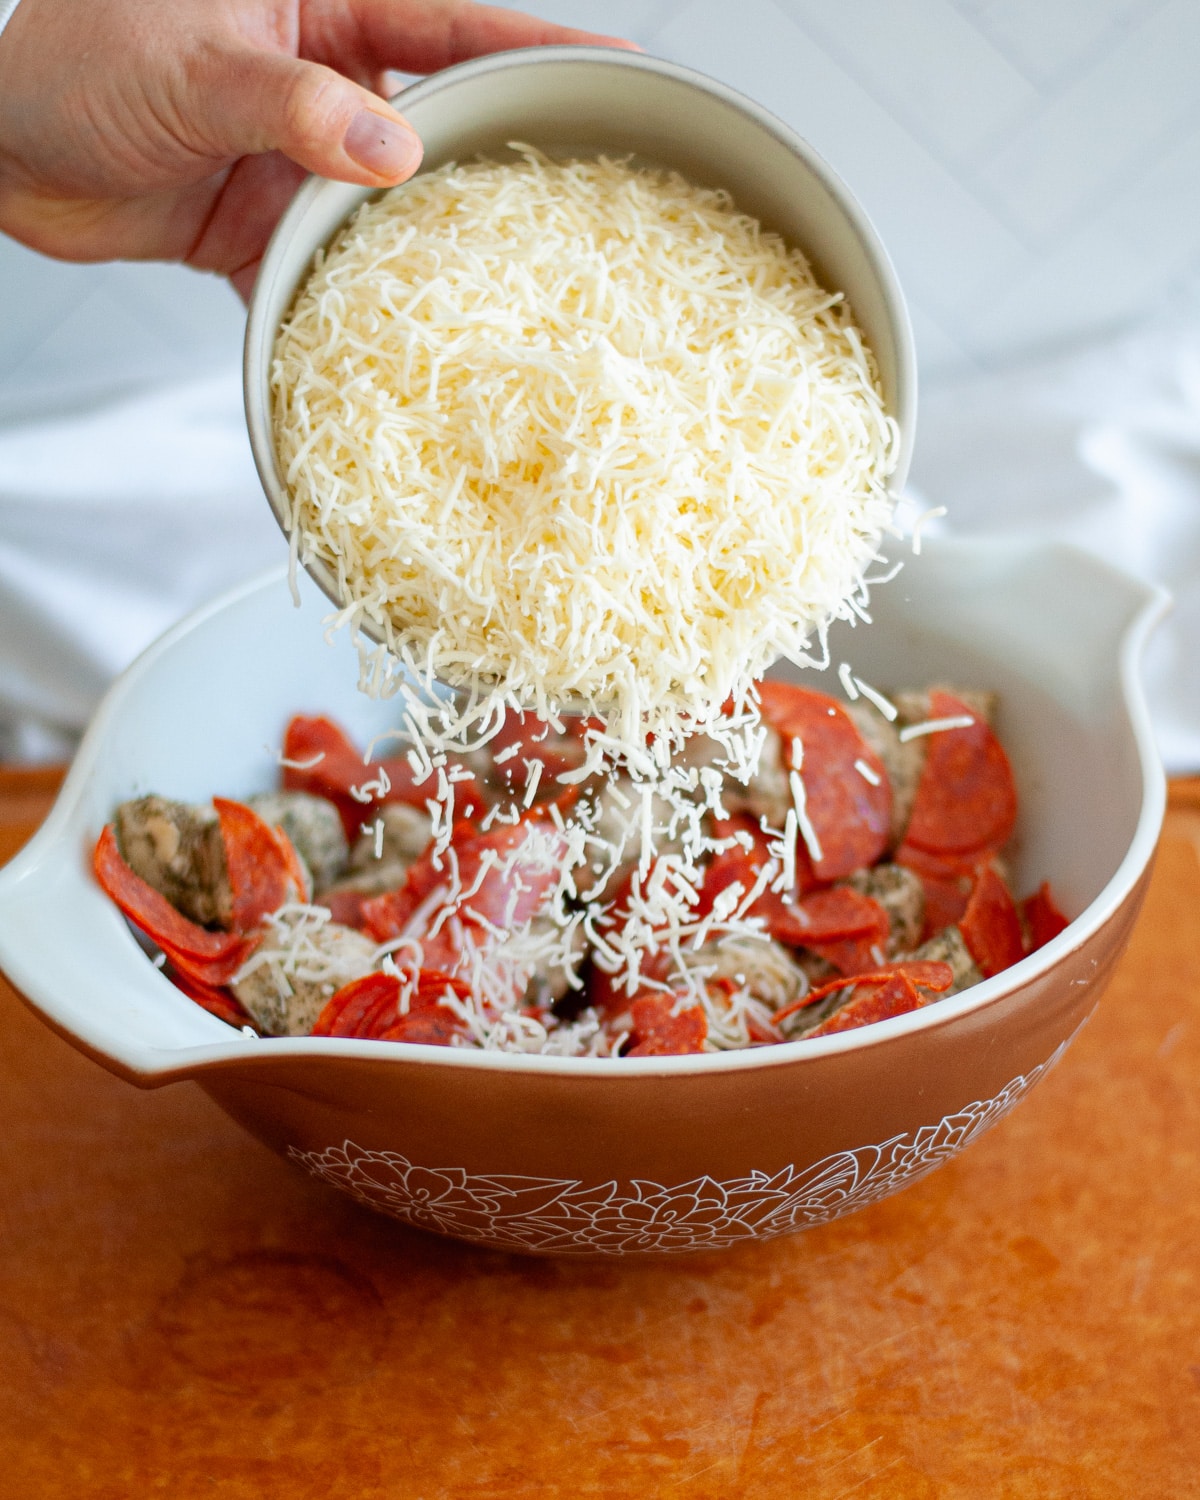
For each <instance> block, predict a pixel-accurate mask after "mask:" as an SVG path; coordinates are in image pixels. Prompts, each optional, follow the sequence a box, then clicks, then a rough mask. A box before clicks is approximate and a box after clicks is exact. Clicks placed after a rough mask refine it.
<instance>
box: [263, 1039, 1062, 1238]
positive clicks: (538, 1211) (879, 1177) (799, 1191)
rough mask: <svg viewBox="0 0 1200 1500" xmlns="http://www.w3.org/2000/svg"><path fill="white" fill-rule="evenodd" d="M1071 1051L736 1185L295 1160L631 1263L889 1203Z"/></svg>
mask: <svg viewBox="0 0 1200 1500" xmlns="http://www.w3.org/2000/svg"><path fill="white" fill-rule="evenodd" d="M1068 1045H1069V1041H1067V1042H1063V1043H1062V1044H1061V1046H1059V1047H1058V1048H1056V1049H1055V1051H1054V1053H1053V1055H1052V1056H1051V1057H1049V1058H1047V1060H1046V1061H1045V1062H1044V1063H1041V1064H1040V1065H1039V1066H1038V1067H1036V1068H1033V1069H1031V1070H1030V1071H1029V1072H1028V1073H1024V1074H1022V1075H1021V1076H1020V1077H1018V1078H1014V1079H1013V1080H1012V1081H1011V1082H1010V1083H1008V1084H1006V1085H1005V1086H1004V1088H1002V1089H1001V1090H1000V1092H999V1093H998V1094H996V1095H995V1096H994V1097H993V1098H991V1099H981V1100H975V1101H974V1102H973V1103H971V1104H968V1105H966V1106H965V1107H964V1108H963V1109H960V1110H957V1111H956V1112H955V1113H954V1114H952V1115H946V1116H944V1117H943V1118H942V1119H941V1120H939V1121H938V1123H937V1124H936V1125H926V1126H922V1127H921V1128H920V1129H919V1130H915V1131H910V1132H908V1133H907V1134H904V1135H897V1136H893V1137H892V1139H891V1140H889V1141H884V1142H883V1143H882V1145H878V1146H860V1147H858V1148H857V1149H856V1150H853V1151H837V1152H835V1153H834V1154H833V1155H832V1156H827V1157H825V1158H824V1159H823V1160H822V1161H819V1162H816V1163H815V1164H814V1165H812V1166H809V1167H805V1168H804V1169H803V1170H797V1168H795V1167H794V1166H788V1167H784V1168H783V1169H782V1170H781V1171H778V1172H775V1173H774V1174H771V1173H768V1172H751V1173H750V1174H749V1175H748V1176H746V1177H738V1178H733V1179H731V1180H729V1181H728V1182H714V1181H713V1179H712V1178H711V1177H698V1178H696V1179H694V1180H693V1181H692V1182H681V1183H677V1184H675V1185H673V1186H671V1187H665V1186H663V1185H662V1184H660V1183H657V1182H632V1183H629V1184H625V1185H622V1184H620V1183H617V1182H606V1183H603V1184H601V1185H600V1186H598V1187H589V1186H585V1185H584V1184H583V1183H581V1182H579V1181H570V1180H566V1179H555V1178H552V1177H516V1176H513V1177H507V1176H497V1177H485V1176H477V1175H473V1174H472V1173H469V1172H465V1171H463V1170H462V1168H461V1167H437V1168H434V1167H422V1166H417V1165H415V1164H414V1163H413V1162H410V1161H409V1160H408V1159H407V1158H406V1157H404V1156H401V1155H400V1154H399V1153H398V1152H395V1151H368V1150H366V1149H364V1148H363V1147H361V1146H357V1145H355V1144H354V1142H353V1141H345V1142H343V1144H342V1145H340V1146H330V1147H329V1148H328V1149H327V1150H325V1151H301V1150H299V1149H298V1148H296V1147H295V1146H293V1147H291V1148H289V1150H288V1155H289V1156H290V1157H291V1159H292V1160H293V1161H296V1162H299V1163H300V1165H301V1166H303V1167H305V1168H307V1169H308V1171H309V1172H311V1173H312V1174H313V1176H314V1177H319V1178H320V1179H321V1180H322V1181H324V1182H327V1183H329V1184H331V1186H333V1187H336V1188H339V1189H341V1191H343V1192H346V1193H349V1194H350V1195H351V1197H353V1198H357V1199H358V1201H359V1202H360V1203H364V1204H366V1205H367V1207H368V1208H374V1209H378V1210H379V1211H380V1212H381V1213H385V1214H390V1215H392V1216H393V1217H394V1218H397V1219H402V1220H403V1221H404V1222H405V1223H406V1224H410V1225H412V1226H413V1228H415V1229H429V1230H432V1231H433V1232H434V1233H436V1234H446V1235H451V1236H453V1237H454V1238H456V1239H462V1240H469V1241H474V1242H476V1243H479V1244H486V1245H489V1246H491V1247H492V1248H493V1249H501V1250H514V1251H518V1252H521V1253H524V1254H529V1253H531V1252H532V1253H535V1254H543V1255H572V1254H574V1255H580V1254H582V1255H630V1254H636V1253H638V1252H639V1251H653V1252H656V1253H659V1254H661V1253H663V1252H672V1251H674V1252H679V1251H689V1250H721V1249H724V1248H726V1247H727V1246H729V1245H736V1244H738V1243H740V1242H742V1241H744V1240H765V1239H771V1238H773V1237H774V1236H775V1235H779V1234H790V1233H792V1232H793V1231H795V1230H797V1229H808V1228H812V1227H813V1226H814V1225H817V1224H827V1223H829V1221H830V1220H832V1219H838V1218H841V1216H842V1215H843V1214H848V1213H852V1212H853V1211H854V1210H855V1209H859V1208H863V1207H865V1206H866V1204H868V1203H874V1202H876V1201H877V1200H878V1199H880V1198H885V1197H887V1195H888V1194H889V1193H893V1192H895V1191H896V1190H897V1189H898V1188H900V1187H903V1186H906V1185H907V1184H908V1183H910V1182H912V1181H914V1180H915V1179H916V1178H918V1177H922V1176H924V1175H925V1173H926V1172H931V1171H933V1169H934V1168H935V1167H938V1166H940V1165H941V1164H942V1163H943V1162H944V1161H946V1160H947V1159H948V1158H949V1157H951V1156H953V1155H954V1154H955V1153H956V1152H958V1151H961V1150H962V1148H963V1147H964V1146H966V1145H968V1144H969V1143H970V1142H971V1141H973V1140H975V1139H976V1138H977V1137H978V1136H980V1135H982V1134H983V1132H984V1131H985V1130H987V1129H988V1128H989V1127H990V1126H992V1125H994V1124H995V1123H996V1121H997V1120H998V1119H999V1118H1000V1117H1001V1115H1004V1114H1006V1113H1007V1112H1008V1111H1009V1110H1010V1109H1011V1108H1012V1107H1013V1105H1014V1104H1015V1103H1016V1102H1017V1100H1018V1099H1020V1098H1021V1097H1022V1096H1023V1095H1024V1094H1026V1093H1028V1092H1029V1090H1030V1089H1031V1088H1032V1087H1033V1086H1034V1084H1035V1083H1037V1082H1038V1080H1039V1079H1041V1078H1042V1077H1043V1076H1044V1075H1045V1074H1046V1073H1047V1072H1049V1070H1050V1069H1051V1068H1052V1067H1053V1066H1054V1064H1055V1063H1056V1062H1057V1061H1058V1059H1059V1058H1060V1057H1061V1056H1062V1054H1063V1053H1064V1052H1065V1051H1066V1049H1067V1047H1068Z"/></svg>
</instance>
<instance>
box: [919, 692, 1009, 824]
mask: <svg viewBox="0 0 1200 1500" xmlns="http://www.w3.org/2000/svg"><path fill="white" fill-rule="evenodd" d="M929 716H930V718H931V719H956V718H972V719H974V722H973V723H972V724H970V725H968V726H965V727H963V728H961V729H939V730H936V731H934V732H933V733H932V734H930V736H929V748H928V751H927V752H926V756H925V766H924V769H923V770H922V772H921V780H920V782H919V783H918V785H917V795H916V798H915V800H914V802H913V810H912V817H911V818H910V819H909V824H908V828H907V830H906V832H905V835H904V841H905V843H906V844H911V845H914V846H915V847H916V848H918V849H923V850H925V851H926V852H927V853H931V854H955V853H958V854H965V853H968V852H970V851H972V850H977V849H999V848H1000V847H1001V846H1002V845H1003V844H1005V843H1007V841H1008V839H1009V837H1010V836H1011V834H1012V831H1013V824H1014V823H1015V822H1016V819H1017V788H1016V784H1015V782H1014V781H1013V774H1012V767H1011V766H1010V765H1009V763H1008V756H1007V755H1006V754H1005V753H1004V749H1003V747H1002V745H1001V744H1000V741H999V740H998V739H997V738H996V736H995V735H994V734H993V733H992V730H991V727H990V726H989V725H988V724H987V723H986V722H985V721H984V720H983V719H981V718H979V717H977V716H976V715H973V714H972V713H971V710H970V709H969V708H967V706H966V704H964V703H962V702H961V701H960V700H959V699H958V698H955V697H953V696H952V695H951V694H950V693H944V692H940V691H938V690H937V689H935V690H934V691H933V692H931V693H930V695H929Z"/></svg>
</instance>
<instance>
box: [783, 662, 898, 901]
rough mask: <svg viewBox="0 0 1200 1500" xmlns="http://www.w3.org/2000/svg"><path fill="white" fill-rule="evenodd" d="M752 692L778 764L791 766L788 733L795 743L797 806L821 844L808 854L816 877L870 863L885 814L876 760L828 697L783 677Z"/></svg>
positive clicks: (885, 788) (886, 799) (887, 801)
mask: <svg viewBox="0 0 1200 1500" xmlns="http://www.w3.org/2000/svg"><path fill="white" fill-rule="evenodd" d="M759 697H760V699H761V703H762V716H763V718H764V719H765V720H766V722H767V723H768V724H769V725H770V726H771V728H772V729H774V730H775V732H776V733H777V734H778V735H779V736H780V738H781V739H782V741H783V761H784V766H785V767H786V769H788V770H789V771H790V770H792V769H794V767H793V756H792V742H793V740H799V742H800V744H801V746H802V747H803V751H804V755H803V762H802V765H801V766H800V779H801V780H802V781H803V783H804V801H805V811H806V812H807V814H808V820H809V822H810V823H811V824H812V829H813V832H814V834H815V835H816V838H817V843H818V844H819V845H820V851H821V852H820V858H817V856H816V855H815V854H814V855H813V870H814V872H815V874H816V876H817V879H818V880H821V881H834V880H840V879H842V878H843V877H844V876H846V875H850V874H852V873H853V872H854V871H855V870H859V869H862V868H863V867H864V866H866V865H873V864H874V863H875V861H876V860H877V859H878V858H879V856H880V855H881V854H882V853H883V851H884V849H885V848H886V847H887V842H888V833H889V830H890V827H891V819H892V789H891V785H890V783H889V782H888V779H887V772H886V771H885V770H884V767H883V762H882V761H881V760H880V759H879V757H878V756H877V755H876V754H875V752H874V751H873V750H872V749H871V747H870V746H869V745H868V744H867V742H866V741H865V740H864V739H863V737H862V735H861V734H859V732H858V729H857V727H856V725H855V723H854V720H853V719H851V717H850V715H849V714H848V713H847V712H846V710H845V709H844V708H843V707H842V705H841V704H840V703H838V702H837V700H836V699H835V698H830V697H829V696H828V695H827V694H825V693H817V692H814V691H813V690H812V689H811V688H802V687H797V686H796V685H795V684H794V683H790V682H762V683H760V684H759ZM856 762H861V764H863V765H865V766H866V767H867V768H868V770H869V771H870V772H871V774H872V777H873V778H874V780H868V779H867V777H865V776H864V775H863V774H862V773H861V772H860V771H859V770H858V769H857V768H856ZM810 852H811V851H810Z"/></svg>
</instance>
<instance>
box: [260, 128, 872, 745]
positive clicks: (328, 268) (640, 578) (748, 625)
mask: <svg viewBox="0 0 1200 1500" xmlns="http://www.w3.org/2000/svg"><path fill="white" fill-rule="evenodd" d="M516 149H517V150H519V151H520V153H521V154H520V156H519V158H518V159H515V160H512V161H507V162H504V163H491V162H475V163H468V164H461V165H460V164H450V165H448V166H445V167H443V168H441V169H439V170H437V171H433V172H429V173H425V174H422V175H420V176H418V177H416V178H415V179H413V180H412V181H411V182H409V183H406V184H404V185H403V186H402V187H400V188H397V189H394V190H392V191H391V192H389V193H386V194H384V195H383V196H382V197H380V198H378V199H375V200H373V201H371V202H369V203H367V204H366V205H364V206H363V208H362V209H361V210H360V211H359V212H358V213H357V214H356V215H355V217H354V218H353V219H352V220H351V221H350V223H349V224H348V226H347V227H346V228H345V229H344V230H343V232H342V233H341V234H340V236H339V237H338V239H337V241H336V242H335V243H334V245H333V246H332V247H331V248H330V249H329V251H328V252H326V253H323V254H322V255H320V256H319V257H318V259H317V262H316V264H315V266H314V269H313V271H312V274H311V276H310V278H309V280H308V282H307V284H306V285H305V286H304V287H303V289H302V290H301V292H300V294H299V295H298V297H297V299H296V302H295V304H294V306H293V307H292V309H291V311H290V313H289V314H288V316H287V318H286V320H285V322H284V325H283V327H282V329H281V332H280V334H279V337H278V341H277V344H276V350H275V360H274V365H273V372H272V388H273V400H274V423H275V439H276V444H277V450H278V456H279V462H280V467H281V471H282V472H283V473H284V474H285V475H286V482H287V488H288V491H289V495H290V505H291V530H292V533H293V535H294V536H298V537H299V544H298V545H299V553H300V557H301V559H302V560H303V561H304V562H306V563H311V562H313V561H318V562H321V563H324V564H325V565H326V566H327V567H328V568H329V569H330V570H331V571H332V573H333V575H334V577H335V578H336V579H337V581H338V585H339V588H340V591H341V593H342V596H343V598H344V600H345V601H346V608H345V609H344V610H343V611H342V612H341V618H343V619H345V620H347V621H350V622H356V623H358V624H369V625H370V626H372V627H373V628H374V629H375V630H376V631H377V632H378V633H379V634H381V635H382V637H383V639H384V640H385V642H386V644H387V647H388V649H389V651H390V652H391V653H392V654H393V655H394V656H395V657H396V658H397V659H398V660H399V661H400V662H401V663H402V664H403V665H404V666H405V667H407V668H408V669H410V670H412V671H413V672H415V675H416V677H417V678H418V679H419V680H421V681H423V682H425V683H426V684H430V685H432V684H434V683H435V682H436V681H440V682H443V683H448V684H451V685H455V686H458V687H461V688H466V689H468V690H471V689H473V690H474V692H475V693H476V694H478V693H479V691H480V688H481V685H488V684H491V685H498V686H499V687H500V688H501V689H502V690H503V692H504V693H505V694H506V695H507V701H508V702H509V703H510V704H514V705H519V706H524V707H526V708H529V709H531V710H533V711H534V712H538V713H541V714H548V715H550V716H552V717H553V716H554V715H556V714H557V712H558V711H559V709H560V708H561V707H562V706H564V705H565V706H567V707H568V708H570V707H572V706H575V707H578V706H581V705H586V706H587V707H588V708H589V710H591V711H597V710H599V711H601V712H602V713H603V715H604V717H605V719H606V722H607V724H608V727H609V730H610V732H611V733H612V735H613V736H614V737H615V738H616V739H617V740H618V741H619V742H620V743H621V744H623V745H625V746H626V747H632V746H633V745H635V744H638V743H640V744H642V745H645V744H646V734H647V732H657V733H659V734H662V735H665V736H666V737H667V740H668V741H669V742H670V743H672V744H674V743H677V735H678V733H679V732H681V730H682V729H683V728H685V727H691V728H693V729H694V728H695V727H697V726H698V725H700V726H703V725H705V724H707V723H708V722H709V721H710V720H711V719H712V718H713V717H715V716H716V714H717V712H718V709H719V706H720V705H721V704H722V703H723V702H724V701H725V700H726V699H727V698H728V697H730V696H731V695H733V696H734V697H739V698H740V697H743V696H744V694H745V691H746V690H747V688H748V685H749V683H750V682H751V681H752V680H753V679H754V678H755V677H757V676H760V675H761V674H762V672H763V671H764V670H765V669H766V667H768V666H769V665H770V664H771V663H772V662H773V661H774V660H775V659H776V658H778V657H781V656H782V657H785V658H788V659H790V660H793V661H799V662H803V661H806V660H811V659H812V658H811V657H810V656H809V655H808V654H807V653H808V646H809V642H810V639H811V638H812V636H813V635H814V634H816V635H817V636H819V637H820V638H821V639H822V641H823V638H824V631H825V629H826V628H827V626H828V624H829V623H830V621H831V620H833V619H836V618H846V617H849V616H850V615H851V614H853V613H855V612H857V611H859V610H861V599H859V600H858V602H857V603H855V602H853V601H852V596H854V595H855V594H856V593H858V592H860V590H861V587H862V577H863V573H864V570H865V569H866V567H867V566H868V564H869V563H870V562H872V561H873V560H874V559H875V558H876V555H877V546H878V542H879V539H880V536H881V534H882V532H883V529H884V528H885V526H886V525H887V524H888V522H889V520H890V517H891V514H892V510H893V500H892V497H891V496H890V495H889V492H888V476H889V475H890V474H891V472H892V471H893V469H894V468H895V465H896V460H897V457H898V433H897V428H896V425H895V423H894V421H893V420H892V419H891V418H890V417H889V416H888V414H887V413H886V411H885V409H884V406H883V402H882V398H881V395H880V392H879V386H878V377H877V371H876V368H875V364H874V360H873V357H872V355H871V354H870V352H869V351H868V350H867V349H866V347H865V345H864V342H863V339H862V336H861V334H860V333H859V331H858V330H857V328H856V327H855V325H854V323H853V319H852V313H851V310H850V309H849V307H848V306H847V304H846V302H845V300H844V298H843V297H842V296H841V295H840V294H839V293H837V292H836V291H832V292H831V291H827V290H824V289H822V288H821V287H820V286H819V285H818V284H817V282H816V281H815V280H814V278H813V276H812V273H811V271H810V269H809V267H808V264H807V262H806V261H805V259H804V257H803V256H802V254H801V253H800V252H799V251H798V250H796V249H792V248H789V247H788V246H787V245H786V244H785V243H784V242H783V240H782V239H780V238H779V237H778V236H776V235H774V234H771V233H769V232H767V231H765V230H764V229H763V228H762V227H761V225H759V224H758V223H757V221H755V220H754V219H752V218H750V217H748V216H747V215H745V214H743V213H740V212H739V211H738V210H737V208H736V207H735V206H734V204H733V202H732V201H731V199H730V198H729V196H728V195H727V194H726V193H724V192H722V191H718V190H713V189H709V188H701V187H697V186H694V185H692V184H690V183H688V182H687V181H685V180H684V179H683V178H682V177H680V176H678V175H677V174H675V173H673V172H667V171H663V170H658V169H651V168H635V167H633V166H630V165H629V164H627V163H625V162H622V161H613V160H608V159H605V158H599V159H596V160H585V161H567V162H561V163H556V162H552V161H550V160H548V159H546V158H545V157H543V156H541V155H540V154H538V153H536V152H534V151H532V150H530V149H529V148H525V147H518V148H516ZM371 671H372V672H373V673H374V677H375V679H376V681H375V684H374V687H375V690H377V691H378V690H380V689H381V688H382V689H383V690H386V681H387V673H386V670H385V668H384V667H383V666H382V665H381V664H380V663H379V662H378V661H376V662H375V663H374V665H373V666H372V667H371ZM366 672H367V667H366V666H364V675H365V674H366ZM483 701H484V700H483V699H479V698H477V699H476V703H475V707H476V708H477V709H478V708H479V704H480V703H481V702H483Z"/></svg>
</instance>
